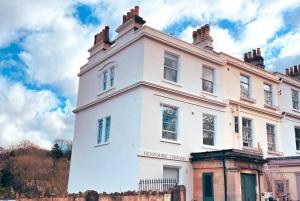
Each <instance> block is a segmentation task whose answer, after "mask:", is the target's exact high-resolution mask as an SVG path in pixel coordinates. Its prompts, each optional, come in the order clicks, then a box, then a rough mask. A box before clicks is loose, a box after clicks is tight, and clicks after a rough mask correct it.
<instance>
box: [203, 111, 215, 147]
mask: <svg viewBox="0 0 300 201" xmlns="http://www.w3.org/2000/svg"><path fill="white" fill-rule="evenodd" d="M204 116H208V117H211V118H213V130H206V129H204ZM205 132H209V133H210V134H211V135H212V142H213V144H205V143H204V133H205ZM202 144H203V145H204V146H212V147H214V146H216V116H215V115H211V114H207V113H203V114H202Z"/></svg>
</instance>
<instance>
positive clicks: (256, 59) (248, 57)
mask: <svg viewBox="0 0 300 201" xmlns="http://www.w3.org/2000/svg"><path fill="white" fill-rule="evenodd" d="M244 61H245V62H247V63H251V64H253V65H255V66H257V67H259V68H262V69H264V68H265V65H264V58H263V57H262V56H261V51H260V48H257V49H256V50H252V52H251V51H250V52H245V53H244Z"/></svg>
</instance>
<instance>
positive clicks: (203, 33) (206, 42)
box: [193, 24, 213, 50]
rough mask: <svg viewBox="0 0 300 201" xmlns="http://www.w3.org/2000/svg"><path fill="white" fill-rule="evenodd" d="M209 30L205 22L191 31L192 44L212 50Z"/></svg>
mask: <svg viewBox="0 0 300 201" xmlns="http://www.w3.org/2000/svg"><path fill="white" fill-rule="evenodd" d="M209 32H210V27H209V24H206V25H204V26H202V27H201V28H200V29H197V30H196V31H193V44H194V45H197V46H198V47H201V48H204V49H207V50H213V39H212V37H211V36H210V34H209Z"/></svg>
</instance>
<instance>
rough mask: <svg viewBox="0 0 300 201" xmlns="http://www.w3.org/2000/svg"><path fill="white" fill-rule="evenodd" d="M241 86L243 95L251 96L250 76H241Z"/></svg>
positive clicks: (245, 96)
mask: <svg viewBox="0 0 300 201" xmlns="http://www.w3.org/2000/svg"><path fill="white" fill-rule="evenodd" d="M240 88H241V97H243V98H250V90H249V78H248V77H246V76H243V75H241V76H240Z"/></svg>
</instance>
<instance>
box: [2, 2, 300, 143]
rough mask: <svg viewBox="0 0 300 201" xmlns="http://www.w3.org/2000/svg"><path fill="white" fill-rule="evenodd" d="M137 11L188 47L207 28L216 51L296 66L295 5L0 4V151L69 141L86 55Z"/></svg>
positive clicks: (272, 66) (299, 37)
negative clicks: (257, 53) (105, 31)
mask: <svg viewBox="0 0 300 201" xmlns="http://www.w3.org/2000/svg"><path fill="white" fill-rule="evenodd" d="M135 5H138V6H140V16H141V17H143V18H144V20H146V25H148V26H151V27H153V28H155V29H158V30H161V31H163V32H166V33H168V34H170V35H172V36H175V37H177V38H179V39H182V40H185V41H188V42H191V41H192V31H193V30H195V29H197V28H199V27H200V26H202V25H204V24H207V23H209V24H210V26H211V32H210V33H211V36H212V37H213V40H214V50H216V51H218V52H219V51H221V52H225V53H227V54H230V55H232V56H235V57H237V58H242V57H243V53H244V52H247V51H249V50H252V49H256V48H258V47H260V48H261V50H262V54H263V56H264V58H265V65H266V69H267V70H269V71H279V72H284V69H285V68H286V67H290V66H293V65H296V64H300V0H272V1H271V0H265V1H256V0H245V1H242V0H239V1H238V0H210V1H207V0H186V1H185V0H172V1H171V0H144V1H141V0H63V1H62V0H43V1H40V0H26V1H25V0H10V1H0V24H1V29H0V146H2V147H9V146H11V145H15V144H17V143H19V142H20V141H22V140H25V139H27V140H31V141H32V142H33V143H36V144H37V145H39V146H41V147H44V148H50V147H51V146H52V144H53V141H54V140H55V139H58V138H60V139H72V138H73V130H74V114H73V113H72V110H73V109H74V108H76V96H77V87H78V77H77V73H78V72H79V68H80V67H81V66H82V65H84V64H85V63H86V62H87V58H88V56H89V55H88V52H87V50H88V49H89V48H90V47H91V46H92V45H93V39H94V35H95V34H96V33H98V32H100V31H101V30H102V28H103V27H104V26H105V25H109V26H110V28H111V30H115V29H116V28H117V27H118V26H119V25H120V24H121V22H122V15H123V14H125V13H126V12H127V11H128V10H129V9H130V8H133V7H134V6H135ZM110 34H111V37H112V38H114V37H116V33H115V32H114V31H112V32H111V33H110Z"/></svg>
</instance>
